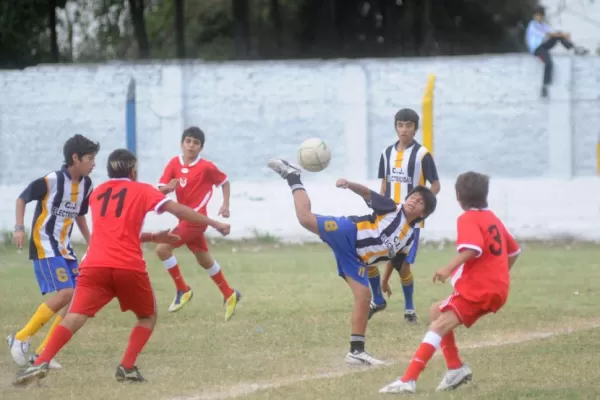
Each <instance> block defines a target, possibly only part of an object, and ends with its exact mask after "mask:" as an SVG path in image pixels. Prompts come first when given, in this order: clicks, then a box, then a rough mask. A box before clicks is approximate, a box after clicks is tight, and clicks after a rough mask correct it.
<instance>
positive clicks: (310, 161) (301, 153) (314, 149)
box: [298, 138, 331, 172]
mask: <svg viewBox="0 0 600 400" xmlns="http://www.w3.org/2000/svg"><path fill="white" fill-rule="evenodd" d="M329 161H331V151H329V147H327V144H326V143H325V142H324V141H323V140H321V139H319V138H311V139H307V140H305V141H304V142H302V144H301V145H300V148H298V163H300V165H301V166H302V168H304V169H305V170H307V171H310V172H319V171H323V170H324V169H325V168H327V166H328V165H329Z"/></svg>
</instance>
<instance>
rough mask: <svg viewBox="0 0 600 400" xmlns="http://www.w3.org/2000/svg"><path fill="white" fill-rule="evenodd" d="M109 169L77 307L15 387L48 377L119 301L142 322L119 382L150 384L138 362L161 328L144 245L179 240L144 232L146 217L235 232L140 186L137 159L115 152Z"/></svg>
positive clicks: (95, 203) (94, 204)
mask: <svg viewBox="0 0 600 400" xmlns="http://www.w3.org/2000/svg"><path fill="white" fill-rule="evenodd" d="M107 169H108V177H109V178H110V179H109V180H108V181H107V182H104V183H103V184H101V185H100V186H98V187H97V188H96V190H94V192H93V193H92V195H91V198H90V208H91V210H92V236H91V240H90V245H89V247H88V250H87V253H86V256H85V258H84V259H83V261H82V263H81V265H80V274H79V277H78V280H77V288H76V290H75V294H74V295H73V300H72V302H71V307H70V308H69V311H68V313H67V315H66V316H65V318H64V319H63V321H62V322H61V324H60V325H59V326H57V327H56V328H55V330H54V333H53V335H52V336H51V337H50V340H49V342H48V344H47V345H46V347H45V349H44V350H43V351H42V353H41V354H40V356H39V357H38V358H37V360H36V361H35V362H34V364H33V365H32V366H31V367H29V368H27V369H25V370H24V371H22V372H20V373H19V374H18V375H17V379H16V380H15V382H14V383H15V384H17V385H19V384H26V383H29V382H31V381H33V380H35V379H38V378H39V379H41V378H44V377H45V376H46V375H47V374H48V371H49V369H48V368H49V366H48V364H49V362H50V360H52V359H53V358H54V356H55V355H56V354H57V353H58V352H59V351H60V350H61V349H62V348H63V347H64V346H65V345H66V344H67V342H68V341H69V340H70V339H71V337H72V335H73V334H74V333H75V332H77V331H78V330H79V329H80V328H81V327H82V326H83V325H84V324H85V323H86V321H87V320H88V318H91V317H94V316H95V315H96V313H97V312H98V311H100V310H101V309H102V308H103V307H104V306H105V305H106V304H108V303H109V302H110V301H111V300H112V299H113V298H115V297H116V298H117V299H118V300H119V304H120V306H121V311H123V312H125V311H128V310H131V311H132V312H133V313H134V314H135V315H136V317H137V323H136V325H135V327H134V328H133V331H132V332H131V336H130V337H129V344H128V346H127V349H126V350H125V354H124V356H123V359H122V360H121V364H120V365H119V366H118V367H117V372H116V378H117V380H118V381H131V382H142V381H144V378H143V377H142V375H141V374H140V372H139V371H138V369H137V367H136V366H135V361H136V359H137V356H138V355H139V353H140V352H141V351H142V349H143V348H144V346H145V345H146V343H147V342H148V340H149V339H150V335H151V334H152V330H153V329H154V325H155V324H156V300H155V298H154V291H153V290H152V286H151V284H150V279H149V277H148V272H147V271H146V262H145V261H144V258H143V254H142V248H141V242H148V241H153V242H155V243H162V242H169V241H170V240H171V239H173V237H172V234H170V233H168V231H164V232H159V233H156V234H149V233H141V230H142V225H143V223H144V218H145V217H146V214H147V213H148V212H150V211H155V212H157V213H161V212H168V213H170V214H173V215H175V216H176V217H177V218H180V219H182V220H186V221H190V222H195V223H199V224H204V225H207V226H211V227H213V228H215V229H216V230H218V231H219V232H220V233H221V234H223V235H227V234H228V233H229V225H228V224H223V223H220V222H217V221H214V220H212V219H210V218H208V217H206V216H205V215H202V214H199V213H197V212H195V211H194V210H192V209H191V208H189V207H186V206H184V205H181V204H177V203H176V202H174V201H170V200H169V199H168V198H166V197H165V195H163V194H162V193H160V192H159V191H158V190H157V189H155V188H154V187H152V186H151V185H148V184H145V183H139V182H135V180H136V177H137V160H136V158H135V156H134V155H133V154H132V153H131V152H129V151H127V150H124V149H119V150H115V151H113V152H112V153H111V154H110V156H109V157H108V166H107Z"/></svg>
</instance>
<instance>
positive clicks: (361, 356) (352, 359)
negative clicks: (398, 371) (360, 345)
mask: <svg viewBox="0 0 600 400" xmlns="http://www.w3.org/2000/svg"><path fill="white" fill-rule="evenodd" d="M345 360H346V363H347V364H350V365H384V364H385V361H381V360H378V359H376V358H375V357H373V356H371V355H370V354H369V353H367V352H366V351H361V352H360V353H359V352H354V353H350V352H349V353H348V354H346V358H345Z"/></svg>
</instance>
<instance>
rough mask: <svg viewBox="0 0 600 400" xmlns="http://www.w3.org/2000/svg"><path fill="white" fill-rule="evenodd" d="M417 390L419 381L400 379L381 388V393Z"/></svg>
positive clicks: (414, 391) (413, 391)
mask: <svg viewBox="0 0 600 400" xmlns="http://www.w3.org/2000/svg"><path fill="white" fill-rule="evenodd" d="M416 391H417V383H416V382H415V381H408V382H404V381H402V380H400V379H397V380H395V381H394V382H392V383H390V384H389V385H386V386H384V387H382V388H381V389H379V393H416Z"/></svg>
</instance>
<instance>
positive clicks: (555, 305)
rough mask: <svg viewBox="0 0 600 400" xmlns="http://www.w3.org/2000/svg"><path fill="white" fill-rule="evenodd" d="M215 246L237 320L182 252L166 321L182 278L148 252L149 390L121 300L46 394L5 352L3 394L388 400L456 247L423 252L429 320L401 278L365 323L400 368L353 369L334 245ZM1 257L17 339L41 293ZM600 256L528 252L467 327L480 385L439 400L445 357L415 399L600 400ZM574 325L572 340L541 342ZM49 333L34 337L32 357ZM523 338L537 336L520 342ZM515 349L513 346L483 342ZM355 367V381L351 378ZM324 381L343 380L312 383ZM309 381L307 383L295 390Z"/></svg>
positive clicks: (5, 252) (0, 296)
mask: <svg viewBox="0 0 600 400" xmlns="http://www.w3.org/2000/svg"><path fill="white" fill-rule="evenodd" d="M148 249H149V250H151V249H150V248H148ZM211 251H212V253H213V255H214V256H215V258H216V259H217V260H218V261H219V263H220V264H221V266H222V267H223V269H224V271H225V274H226V276H227V278H228V280H229V281H230V283H231V284H232V286H234V287H236V288H238V289H239V290H240V291H241V292H242V294H243V295H244V298H243V300H242V302H241V303H240V305H239V306H238V310H237V312H236V315H235V317H234V318H233V319H232V320H231V321H229V322H227V323H226V322H224V321H223V313H224V312H223V308H222V297H221V296H220V294H219V292H218V290H217V289H216V287H215V286H214V284H213V283H212V281H211V280H210V279H209V278H208V277H207V276H206V274H205V273H204V272H203V271H202V270H200V269H199V267H197V266H196V265H195V264H194V263H193V261H192V258H191V257H190V255H189V254H188V253H187V251H184V250H181V251H179V252H178V253H177V254H176V255H177V257H178V259H179V261H180V265H182V271H183V273H184V275H185V277H186V279H187V281H188V283H190V284H191V285H192V286H193V288H194V299H193V300H192V301H191V302H190V303H189V304H188V305H187V306H186V307H185V308H184V309H183V310H182V311H180V312H179V313H177V314H169V313H167V312H166V310H167V308H168V306H169V304H170V302H171V300H172V296H173V294H174V287H173V283H172V281H171V279H170V278H169V276H168V274H167V273H166V272H165V271H164V269H163V268H162V266H161V265H160V263H158V262H157V261H156V258H155V257H154V255H153V254H152V252H151V251H148V252H147V254H146V258H147V260H148V264H149V271H150V275H151V278H152V281H153V285H154V289H155V291H156V295H157V300H158V304H159V322H158V325H157V328H156V330H155V333H154V335H153V337H152V339H151V341H150V343H149V344H148V346H147V347H146V349H145V351H144V353H142V355H141V356H140V359H139V360H138V365H139V367H140V369H141V371H142V372H143V374H144V375H145V376H146V378H147V379H148V380H149V382H148V383H147V384H145V385H123V384H117V383H116V382H115V381H114V378H113V374H114V371H115V367H116V365H117V364H118V363H119V361H120V358H121V355H122V352H123V350H124V348H125V345H126V342H127V338H128V335H129V332H130V329H131V326H132V324H133V321H134V318H133V315H131V314H122V313H120V311H119V308H118V305H117V304H116V302H113V303H111V304H109V305H108V306H107V307H106V309H104V310H103V311H102V312H101V313H99V314H98V315H97V316H96V318H94V319H92V320H90V321H89V322H88V324H87V325H86V326H85V327H84V328H83V329H82V330H81V331H80V332H78V333H77V335H76V336H75V337H74V338H73V340H72V341H71V342H70V343H69V344H68V346H67V347H66V348H65V349H64V350H63V352H62V353H60V354H59V355H58V357H57V360H58V361H59V362H60V363H61V364H62V365H63V366H64V369H63V370H61V371H52V372H51V374H50V375H49V377H48V378H46V379H45V380H44V381H42V388H36V387H32V388H29V389H17V388H13V387H12V386H11V384H10V382H11V380H12V379H13V377H14V374H15V372H16V371H17V368H16V366H15V365H14V364H13V362H12V359H11V358H10V356H9V354H8V352H7V351H6V350H5V356H4V357H0V373H1V375H0V376H1V377H2V378H0V398H1V399H2V400H13V399H15V400H17V399H22V398H25V397H27V398H43V399H60V400H63V399H81V398H85V399H86V400H92V399H142V398H144V399H164V400H166V399H173V398H176V397H181V396H184V397H185V396H189V398H190V399H211V398H225V397H218V396H216V395H217V394H219V393H220V394H223V393H225V392H231V393H232V394H234V395H235V394H243V393H245V392H247V391H248V389H249V388H250V387H251V386H250V385H251V384H253V383H270V384H282V385H283V386H281V387H279V388H271V389H266V390H260V391H257V392H255V393H249V394H247V395H246V396H245V397H243V396H242V397H240V398H246V399H282V398H285V399H291V400H296V399H338V398H339V399H342V398H348V399H350V398H351V399H373V398H383V397H382V396H381V395H379V394H378V393H377V391H378V390H379V388H381V387H382V386H383V385H385V384H387V383H389V382H390V381H391V380H392V379H394V378H395V377H396V376H397V375H398V374H399V373H400V372H401V371H402V370H403V369H404V367H405V363H406V361H407V360H408V359H410V357H411V356H412V353H413V351H414V350H415V349H416V346H418V344H419V342H420V341H421V339H422V337H423V334H424V332H425V331H426V327H427V321H426V315H427V309H428V307H429V305H430V303H432V302H433V301H436V300H441V299H443V298H445V297H446V296H447V295H448V294H449V293H450V287H449V286H448V285H441V284H436V285H433V284H432V283H431V276H432V274H433V271H434V270H435V269H436V268H437V267H439V266H440V265H442V264H443V263H445V262H446V261H447V260H448V258H449V257H451V256H452V253H453V250H452V249H451V248H450V247H448V248H447V249H446V250H443V251H438V250H434V249H432V248H424V249H423V250H422V251H421V252H420V254H419V257H418V261H417V265H416V266H415V267H414V275H415V281H416V295H415V302H416V307H417V312H418V313H419V315H420V317H421V321H420V323H419V324H418V325H417V326H408V325H406V324H405V323H404V322H403V321H402V300H403V296H402V290H401V288H400V284H399V279H398V278H397V277H394V278H393V281H392V289H393V290H394V294H393V296H392V298H391V299H390V303H389V306H388V309H387V310H386V311H385V312H383V313H381V314H378V315H377V316H375V317H374V318H373V320H372V321H371V322H370V324H369V330H368V342H367V348H368V350H369V351H370V352H371V353H372V354H373V355H374V356H376V357H378V358H382V359H386V360H397V361H398V362H397V363H396V364H395V365H394V366H389V367H383V368H377V369H374V370H363V369H358V370H357V369H356V368H354V369H353V368H350V367H348V366H346V365H345V364H344V362H343V357H344V355H345V353H346V351H347V346H348V339H349V333H350V332H349V313H350V309H351V305H352V297H351V293H350V291H349V290H348V289H347V287H346V286H345V283H344V282H343V281H342V280H341V279H340V278H339V277H337V275H336V268H335V265H334V260H333V256H332V255H331V253H330V252H329V250H328V248H327V247H325V245H323V244H314V245H305V246H286V245H282V244H280V243H272V242H271V241H270V240H257V241H254V242H249V241H248V242H244V243H231V242H217V243H213V245H212V247H211ZM82 253H83V249H80V250H79V254H82ZM0 257H1V259H2V261H3V266H2V267H0V300H1V301H0V315H1V316H2V323H3V325H2V327H3V329H4V334H5V335H8V334H10V333H11V332H13V331H15V330H17V329H18V328H20V327H21V326H22V325H23V324H24V323H25V322H26V321H27V319H28V318H29V316H30V314H31V313H32V312H33V311H34V310H35V308H36V307H37V306H38V304H39V303H40V301H42V297H41V296H40V295H39V292H38V289H37V284H36V282H35V280H34V277H33V271H32V268H31V266H30V263H29V261H28V260H27V259H26V252H25V251H24V252H23V253H22V254H16V252H15V251H14V249H12V248H10V247H0ZM599 260H600V248H597V247H594V246H591V245H571V246H570V247H569V248H568V249H567V248H566V247H565V246H553V247H550V246H544V245H541V244H537V245H531V246H528V247H527V248H525V251H524V253H523V255H522V258H521V259H520V260H519V262H518V263H517V265H516V266H515V269H514V273H513V281H512V288H511V295H510V298H509V301H508V303H507V305H506V306H505V307H504V308H503V309H502V310H501V312H500V313H498V314H497V315H492V316H488V317H485V318H483V319H482V320H480V321H479V322H478V323H477V324H476V325H475V326H474V327H473V328H472V329H469V330H466V329H459V330H458V331H457V335H456V336H457V341H458V345H459V348H462V350H461V355H462V356H463V357H464V359H465V361H467V362H468V363H469V364H470V365H471V367H472V368H473V370H474V381H473V383H472V384H471V385H469V386H467V387H465V388H461V389H460V390H459V391H457V392H455V393H452V394H443V395H439V394H436V393H435V392H434V389H435V387H436V385H437V383H438V380H439V379H440V377H441V374H442V373H443V369H444V366H443V361H442V360H441V358H439V357H436V358H435V359H434V360H433V361H432V362H431V364H430V366H429V367H428V368H427V369H426V370H425V372H424V373H423V375H422V379H421V380H420V381H419V383H418V391H419V393H420V395H418V396H417V397H419V398H429V396H431V398H442V397H443V398H452V399H454V398H456V399H458V398H461V399H463V398H464V399H479V398H486V399H516V398H519V399H520V398H525V399H571V398H573V399H583V398H600V391H599V390H598V389H596V388H595V387H596V386H597V385H596V384H595V382H596V379H595V376H596V374H595V372H594V371H595V370H596V367H597V362H596V357H595V353H596V352H595V349H596V348H597V343H598V342H599V341H600V333H599V331H597V330H594V329H590V328H591V327H594V326H596V324H600V318H599V317H597V315H598V308H597V305H598V303H599V301H598V300H599V299H600V286H599V285H598V284H597V282H600V261H599ZM569 328H570V329H572V330H573V331H574V333H571V334H566V335H562V336H555V337H551V338H547V339H534V338H533V337H532V335H535V334H536V333H539V332H558V331H566V330H568V329H569ZM586 328H587V329H588V330H584V329H586ZM44 334H45V331H44V332H39V333H38V334H37V335H36V336H35V337H34V339H33V341H32V349H35V347H36V346H37V344H38V343H39V342H40V341H41V340H42V338H43V335H44ZM524 339H532V340H530V341H526V342H522V343H516V342H519V341H522V340H524ZM505 341H512V342H513V344H509V345H501V346H496V347H485V346H482V344H485V343H490V342H493V343H495V344H501V343H503V342H505ZM476 345H479V347H476ZM352 371H356V373H351V374H348V372H352ZM323 373H328V374H334V375H335V374H338V375H342V376H334V377H329V378H322V379H312V378H311V377H313V378H314V377H315V375H318V374H323ZM301 377H304V379H305V380H304V381H301V382H295V381H297V380H298V379H299V378H301Z"/></svg>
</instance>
